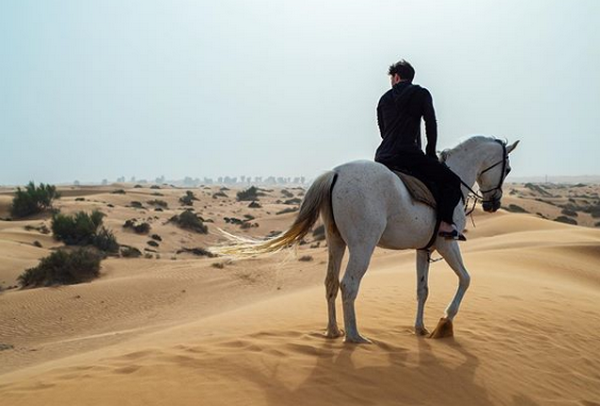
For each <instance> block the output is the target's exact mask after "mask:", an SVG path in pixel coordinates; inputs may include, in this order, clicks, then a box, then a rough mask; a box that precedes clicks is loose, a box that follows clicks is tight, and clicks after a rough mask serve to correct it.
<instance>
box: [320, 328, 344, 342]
mask: <svg viewBox="0 0 600 406" xmlns="http://www.w3.org/2000/svg"><path fill="white" fill-rule="evenodd" d="M343 335H344V332H343V331H341V330H340V329H338V328H336V329H335V330H327V331H326V332H324V333H323V337H325V338H329V339H335V338H340V337H341V336H343Z"/></svg>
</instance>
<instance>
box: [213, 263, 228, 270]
mask: <svg viewBox="0 0 600 406" xmlns="http://www.w3.org/2000/svg"><path fill="white" fill-rule="evenodd" d="M210 266H212V267H213V268H217V269H223V268H225V263H224V262H213V263H212V264H210Z"/></svg>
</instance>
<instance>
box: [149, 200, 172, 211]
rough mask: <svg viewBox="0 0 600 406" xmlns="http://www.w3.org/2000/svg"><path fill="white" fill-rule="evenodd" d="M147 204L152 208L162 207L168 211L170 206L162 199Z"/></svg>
mask: <svg viewBox="0 0 600 406" xmlns="http://www.w3.org/2000/svg"><path fill="white" fill-rule="evenodd" d="M147 203H148V204H149V205H151V206H158V207H162V208H163V209H166V208H167V207H168V206H169V204H168V203H167V202H165V201H164V200H160V199H154V200H148V202H147Z"/></svg>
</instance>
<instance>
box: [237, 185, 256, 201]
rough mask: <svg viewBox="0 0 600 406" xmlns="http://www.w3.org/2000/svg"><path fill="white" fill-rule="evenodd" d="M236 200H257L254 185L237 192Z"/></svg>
mask: <svg viewBox="0 0 600 406" xmlns="http://www.w3.org/2000/svg"><path fill="white" fill-rule="evenodd" d="M237 199H238V201H240V202H241V201H252V200H258V189H257V188H256V187H255V186H250V187H249V188H248V189H246V190H242V191H240V192H237Z"/></svg>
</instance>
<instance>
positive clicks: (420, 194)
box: [392, 170, 441, 251]
mask: <svg viewBox="0 0 600 406" xmlns="http://www.w3.org/2000/svg"><path fill="white" fill-rule="evenodd" d="M392 172H393V173H394V174H396V176H398V177H399V178H400V180H401V181H402V183H404V186H406V189H408V193H409V194H410V196H411V197H412V198H413V200H415V201H417V202H421V203H424V204H426V205H428V206H429V207H431V208H432V209H435V208H436V207H437V205H436V203H435V199H434V197H433V194H432V193H431V191H430V190H429V188H428V187H427V186H426V185H425V184H424V183H423V182H421V181H420V180H419V179H417V178H415V177H414V176H412V175H409V174H407V173H404V172H400V171H395V170H392ZM440 223H441V220H440V219H437V221H436V222H435V227H434V228H433V234H432V235H431V238H430V239H429V242H428V243H427V245H426V246H424V247H422V248H419V250H425V251H428V250H429V248H431V246H432V245H433V243H434V242H435V240H436V238H437V236H438V231H439V229H440Z"/></svg>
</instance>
